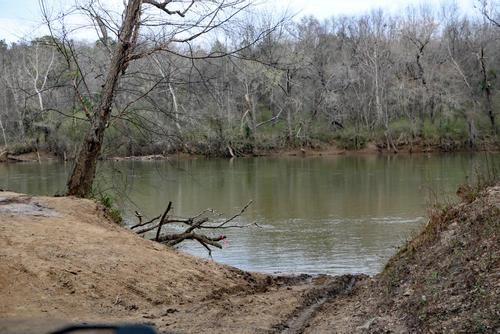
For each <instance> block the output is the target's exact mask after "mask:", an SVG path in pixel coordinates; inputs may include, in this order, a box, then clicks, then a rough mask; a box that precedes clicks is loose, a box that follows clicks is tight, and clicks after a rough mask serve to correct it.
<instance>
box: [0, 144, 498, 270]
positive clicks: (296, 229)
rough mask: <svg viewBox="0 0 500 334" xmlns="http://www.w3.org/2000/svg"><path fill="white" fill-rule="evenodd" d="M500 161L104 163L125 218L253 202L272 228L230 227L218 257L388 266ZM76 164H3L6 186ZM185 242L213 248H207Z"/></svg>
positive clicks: (50, 180) (274, 263)
mask: <svg viewBox="0 0 500 334" xmlns="http://www.w3.org/2000/svg"><path fill="white" fill-rule="evenodd" d="M487 160H488V161H489V164H490V165H491V164H493V165H496V166H498V164H499V162H500V156H499V155H495V156H489V158H488V159H486V156H485V155H482V154H478V155H468V154H456V155H431V156H426V155H414V156H340V157H329V158H307V159H300V158H256V159H235V160H205V159H195V160H180V161H175V160H174V161H148V162H114V163H105V164H102V165H101V166H100V169H99V178H100V179H101V181H102V182H101V184H105V185H106V186H104V187H105V188H106V187H108V186H109V187H113V188H114V189H115V190H118V193H119V194H120V197H119V203H120V204H122V206H123V210H124V212H125V217H126V219H127V220H128V221H129V222H131V221H133V215H132V212H133V210H135V209H136V208H139V209H140V210H141V212H143V214H145V215H147V216H153V215H157V214H158V213H159V212H161V211H162V210H163V209H164V208H165V206H166V204H167V203H168V201H172V202H173V203H174V207H175V213H176V214H177V215H181V216H189V215H192V214H194V213H197V212H199V211H200V210H202V209H204V208H213V209H215V210H217V211H219V212H223V213H226V214H227V215H229V214H231V213H233V212H237V211H238V210H239V208H240V207H241V206H242V205H244V204H245V203H247V202H248V200H250V199H253V200H254V204H253V205H252V206H251V207H250V208H249V210H248V211H247V212H246V213H245V215H244V217H242V218H241V220H242V221H243V220H244V221H245V222H254V221H257V222H259V223H260V224H261V225H263V227H264V228H262V229H258V228H251V229H246V230H238V231H225V233H226V234H228V236H229V240H230V241H229V242H230V244H229V247H228V248H227V249H225V250H223V251H216V252H215V253H214V258H215V259H216V260H217V261H220V262H224V263H227V264H231V265H235V266H237V267H240V268H242V269H247V270H254V271H264V272H307V273H332V274H340V273H347V272H350V273H352V272H364V273H369V274H373V273H375V272H377V271H379V270H380V269H381V267H382V265H383V263H384V262H385V261H386V260H387V258H388V257H390V256H391V255H392V254H393V253H394V251H395V248H396V247H397V246H398V245H400V244H401V243H402V241H403V240H404V239H405V238H408V236H409V235H410V233H412V231H414V230H415V229H417V228H418V226H419V225H420V224H421V223H422V222H423V221H424V218H423V217H424V216H425V211H426V207H427V205H428V202H429V201H430V200H432V197H433V194H437V195H439V196H441V195H443V194H447V195H449V196H452V194H453V193H454V191H455V189H456V186H457V185H458V184H459V183H461V182H463V181H464V180H465V179H466V177H467V176H470V175H473V174H475V172H476V171H477V170H481V169H484V168H485V166H486V164H487V163H486V161H487ZM68 167H69V166H67V165H64V164H61V163H51V164H42V165H39V164H10V165H6V164H3V165H0V177H1V181H0V187H2V188H6V189H12V190H16V191H20V192H26V193H33V194H54V193H57V192H62V191H63V190H64V187H65V181H66V175H67V173H68V170H69V168H68ZM185 249H186V250H188V251H189V252H193V253H195V254H198V255H205V252H204V249H202V248H200V247H197V246H196V245H187V246H185Z"/></svg>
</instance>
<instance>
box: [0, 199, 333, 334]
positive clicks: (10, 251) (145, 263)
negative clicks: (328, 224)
mask: <svg viewBox="0 0 500 334" xmlns="http://www.w3.org/2000/svg"><path fill="white" fill-rule="evenodd" d="M331 281H334V279H332V278H325V277H323V278H316V279H311V278H309V277H297V278H279V277H269V276H265V275H261V274H253V273H246V272H242V271H240V270H237V269H234V268H231V267H226V266H222V265H219V264H216V263H214V262H211V261H205V260H201V259H198V258H195V257H192V256H189V255H185V254H182V253H179V252H176V251H174V250H171V249H168V248H166V247H165V246H163V245H160V244H157V243H154V242H151V241H148V240H144V239H142V238H140V237H138V236H136V235H135V234H133V233H131V232H130V231H128V230H126V229H123V228H121V227H119V226H117V225H114V224H113V223H110V222H109V221H108V219H107V218H106V217H105V213H104V211H103V209H102V208H101V207H100V206H98V205H97V204H96V203H94V202H92V201H90V200H81V199H74V198H51V197H36V198H32V197H29V196H25V195H20V194H16V193H10V192H0V291H1V298H0V319H1V320H0V332H2V333H6V332H7V331H8V330H9V331H11V332H17V333H21V332H22V333H28V332H29V328H30V327H31V326H33V321H34V322H36V323H37V324H38V325H37V326H36V328H37V331H39V330H40V324H44V325H45V326H46V328H47V329H48V328H49V327H54V326H59V325H60V324H62V323H65V322H81V321H85V322H95V321H106V322H110V321H111V322H113V321H134V322H140V323H153V324H155V325H156V326H157V328H159V329H161V330H179V331H180V332H200V331H203V332H207V333H224V332H227V333H259V332H263V333H266V332H272V331H273V330H274V329H275V327H276V326H278V325H280V324H282V323H285V322H286V321H287V319H288V318H289V316H290V315H291V314H292V313H293V312H294V311H295V310H296V309H297V308H300V307H301V306H302V304H304V303H305V304H307V300H308V298H310V297H308V296H310V292H311V291H316V290H317V289H328V285H329V284H330V283H331Z"/></svg>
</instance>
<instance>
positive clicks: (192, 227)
mask: <svg viewBox="0 0 500 334" xmlns="http://www.w3.org/2000/svg"><path fill="white" fill-rule="evenodd" d="M251 204H252V201H250V202H248V203H247V204H246V205H245V206H244V207H243V208H242V209H241V210H240V211H239V212H238V213H236V214H234V215H233V216H231V217H230V218H228V219H225V220H222V221H219V222H217V221H213V218H214V216H215V217H216V216H220V215H217V214H216V213H215V211H214V210H211V209H207V210H204V211H202V212H200V213H199V214H197V215H195V216H193V217H190V218H179V217H174V216H169V213H170V211H171V210H172V202H169V203H168V205H167V208H166V209H165V211H164V212H163V214H162V215H160V216H157V217H154V218H153V219H151V220H148V221H146V222H143V221H142V220H143V219H142V218H143V216H142V215H141V214H140V213H138V212H137V211H136V212H135V214H136V217H137V218H138V219H139V223H138V224H136V225H134V226H132V227H131V228H130V229H131V230H133V231H134V232H135V233H137V234H139V235H145V233H147V232H151V231H154V230H156V233H155V237H154V238H152V239H151V240H154V241H157V242H160V243H163V244H165V245H168V246H175V245H177V244H180V243H181V242H183V241H186V240H193V241H197V242H198V243H200V244H201V245H202V246H203V247H205V248H206V249H207V251H208V254H209V255H210V256H212V248H211V247H216V248H222V245H221V243H220V242H221V241H223V240H224V239H226V236H225V235H224V234H221V235H219V236H217V237H210V236H207V235H205V234H204V233H202V232H201V231H203V230H223V229H234V228H245V227H250V226H257V227H259V225H258V224H257V223H252V224H247V225H241V224H238V223H234V220H235V219H236V218H238V217H239V216H241V215H242V214H243V213H244V212H245V211H246V209H247V208H248V207H249V206H250V205H251ZM211 218H212V219H211ZM173 224H176V225H183V226H186V228H185V230H184V231H183V232H181V233H170V234H169V233H165V234H162V229H163V227H165V226H166V225H173Z"/></svg>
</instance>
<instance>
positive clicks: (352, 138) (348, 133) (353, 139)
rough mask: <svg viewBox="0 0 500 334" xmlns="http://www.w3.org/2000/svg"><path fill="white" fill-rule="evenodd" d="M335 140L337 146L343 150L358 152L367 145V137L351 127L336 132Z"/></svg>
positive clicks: (362, 132)
mask: <svg viewBox="0 0 500 334" xmlns="http://www.w3.org/2000/svg"><path fill="white" fill-rule="evenodd" d="M335 139H336V140H337V144H338V145H339V146H340V147H341V148H343V149H345V150H360V149H362V148H364V147H365V146H366V144H367V143H368V135H367V134H366V133H365V132H364V131H361V130H358V129H355V128H352V127H348V128H344V129H342V130H341V131H338V132H337V135H336V136H335Z"/></svg>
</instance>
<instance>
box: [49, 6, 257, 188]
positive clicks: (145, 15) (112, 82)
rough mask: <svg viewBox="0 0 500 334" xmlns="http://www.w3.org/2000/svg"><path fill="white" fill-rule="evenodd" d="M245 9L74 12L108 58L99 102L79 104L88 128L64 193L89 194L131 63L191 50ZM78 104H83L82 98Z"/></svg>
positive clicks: (87, 8) (146, 8)
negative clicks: (85, 20) (86, 21)
mask: <svg viewBox="0 0 500 334" xmlns="http://www.w3.org/2000/svg"><path fill="white" fill-rule="evenodd" d="M249 5H250V3H249V2H248V1H246V0H217V1H189V2H188V3H187V4H182V5H180V6H179V4H178V3H177V2H175V1H172V0H163V1H155V0H129V1H127V2H126V3H125V9H124V11H123V14H122V17H121V18H116V17H113V15H112V13H110V11H107V10H105V9H104V8H103V6H102V5H101V4H100V2H99V1H97V0H96V1H90V2H89V3H88V5H86V6H79V7H78V8H77V10H79V11H80V12H84V13H87V14H88V16H89V17H90V18H92V20H93V21H92V22H93V25H94V26H95V27H96V30H97V31H98V32H99V33H100V37H101V41H102V42H103V44H105V45H106V47H107V48H109V51H110V54H111V59H110V61H109V64H108V66H107V69H106V74H105V79H104V82H103V84H102V88H101V89H100V92H99V94H98V96H99V98H98V99H95V101H94V102H95V103H94V104H93V105H92V106H91V108H88V107H87V106H85V107H86V108H87V109H91V110H88V116H87V117H88V118H89V123H90V125H89V129H88V131H87V134H86V135H85V138H84V140H83V143H82V145H81V148H80V151H79V153H78V155H77V157H76V161H75V164H74V168H73V172H72V173H71V176H70V178H69V181H68V191H67V194H68V195H74V196H79V197H85V196H87V195H88V194H89V193H90V191H91V188H92V183H93V180H94V177H95V172H96V164H97V159H98V157H99V154H100V152H101V149H102V144H103V138H104V133H105V130H106V128H107V126H108V123H109V121H110V117H111V112H112V106H113V100H114V97H115V94H116V91H117V87H118V84H119V81H120V78H121V77H122V76H123V75H124V74H125V73H126V71H127V68H128V67H129V65H130V64H131V62H133V61H136V60H139V59H142V58H145V57H148V56H151V55H153V54H154V53H157V52H162V51H163V52H171V53H178V52H177V50H176V49H175V48H174V47H173V46H172V45H175V44H185V45H187V46H188V48H189V49H191V43H192V42H193V41H195V40H196V39H198V38H199V37H200V36H204V35H206V34H208V33H210V32H212V31H214V30H216V29H218V28H221V27H223V25H224V24H227V23H228V22H230V21H231V19H233V18H234V17H235V16H236V15H237V14H238V13H240V12H242V11H243V10H245V9H246V8H248V6H249ZM41 8H42V11H43V13H44V17H45V18H46V22H47V24H48V26H49V28H51V26H52V25H51V20H50V16H49V12H48V10H47V8H46V5H45V4H44V3H43V1H42V2H41ZM168 17H176V18H177V19H174V20H172V19H169V18H168ZM115 21H118V23H116V22H115ZM51 32H53V29H51ZM111 33H113V34H115V35H116V40H114V45H112V46H111V45H109V43H108V41H109V36H110V34H111ZM141 33H143V34H142V35H141ZM61 40H63V41H64V40H66V38H62V39H61ZM63 52H64V51H63ZM187 57H193V58H196V55H193V54H188V56H187ZM81 100H82V104H85V103H83V102H84V100H83V98H82V99H81Z"/></svg>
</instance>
